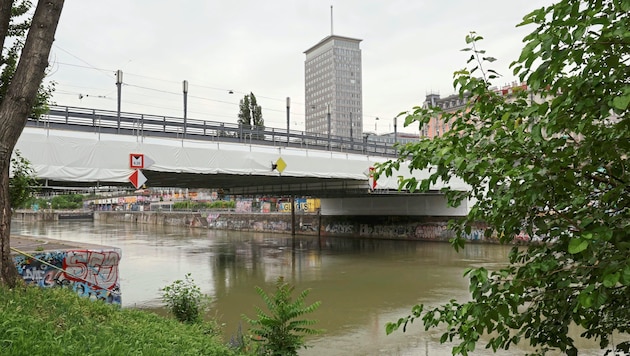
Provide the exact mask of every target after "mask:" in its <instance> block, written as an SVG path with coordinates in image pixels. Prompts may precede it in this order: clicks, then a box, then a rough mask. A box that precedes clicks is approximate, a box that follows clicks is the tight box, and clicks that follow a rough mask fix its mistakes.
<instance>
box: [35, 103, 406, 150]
mask: <svg viewBox="0 0 630 356" xmlns="http://www.w3.org/2000/svg"><path fill="white" fill-rule="evenodd" d="M27 126H31V127H45V128H49V129H64V130H74V131H83V132H96V133H104V134H119V135H132V136H136V137H139V138H140V139H142V138H144V137H147V136H152V137H167V138H175V139H181V140H202V141H220V142H240V143H243V144H252V145H266V146H275V147H293V148H303V149H316V150H325V151H336V152H350V153H361V154H366V155H377V156H385V157H392V156H396V149H395V148H394V147H393V146H392V145H391V144H387V143H384V142H375V141H372V140H369V139H368V137H367V136H365V137H363V138H362V139H360V140H357V139H355V140H351V139H350V138H349V137H342V136H334V135H328V134H313V133H307V132H304V131H296V130H289V131H287V130H286V129H278V128H273V127H270V128H267V127H258V126H250V125H240V124H235V123H225V122H217V121H206V120H198V119H190V118H187V119H184V118H178V117H169V116H158V115H146V114H136V113H127V112H121V113H120V114H119V113H118V112H116V111H109V110H98V109H89V108H79V107H70V106H51V107H50V110H49V111H48V113H47V114H45V115H43V116H42V117H40V118H38V119H29V121H28V122H27Z"/></svg>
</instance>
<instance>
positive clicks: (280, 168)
mask: <svg viewBox="0 0 630 356" xmlns="http://www.w3.org/2000/svg"><path fill="white" fill-rule="evenodd" d="M285 168H287V163H286V162H285V161H284V160H283V159H282V157H280V158H278V160H277V161H276V169H277V170H278V172H280V173H282V171H284V170H285Z"/></svg>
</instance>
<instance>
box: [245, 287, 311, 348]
mask: <svg viewBox="0 0 630 356" xmlns="http://www.w3.org/2000/svg"><path fill="white" fill-rule="evenodd" d="M294 289H295V287H294V286H292V285H290V284H289V283H286V282H285V281H284V278H283V277H279V278H278V279H277V281H276V292H275V294H272V295H269V294H267V292H265V291H264V290H263V289H262V288H260V287H256V293H258V295H260V297H261V298H262V300H263V301H264V302H265V305H266V307H267V312H266V311H264V310H263V309H261V308H259V307H255V308H256V319H250V318H248V317H247V316H245V315H243V319H244V320H245V321H246V322H247V323H248V324H249V325H250V326H251V327H252V328H251V329H250V332H251V333H252V334H253V340H254V341H258V342H261V343H262V344H263V351H264V354H265V355H273V356H293V355H297V354H298V350H299V349H300V348H302V347H306V345H305V343H304V336H305V335H315V334H319V333H321V332H322V330H318V329H313V328H311V327H310V326H312V325H314V324H316V323H317V321H315V320H309V319H299V318H300V317H302V316H303V315H305V314H310V313H312V312H314V311H315V310H317V308H319V306H320V304H321V302H319V301H317V302H314V303H313V304H311V305H304V302H305V299H306V297H307V296H308V294H309V292H310V290H309V289H305V290H303V291H302V292H301V293H300V294H299V295H298V296H297V297H296V298H295V300H292V294H293V291H294Z"/></svg>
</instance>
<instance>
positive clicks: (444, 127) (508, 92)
mask: <svg viewBox="0 0 630 356" xmlns="http://www.w3.org/2000/svg"><path fill="white" fill-rule="evenodd" d="M490 90H493V91H494V92H496V93H498V94H500V95H502V96H504V97H506V98H507V101H508V102H510V101H511V100H513V98H514V94H515V93H516V92H518V91H527V90H528V88H527V85H526V84H523V83H511V84H508V85H505V86H503V87H501V88H496V87H493V88H490ZM469 100H470V97H469V96H468V95H464V96H463V97H460V95H459V94H453V95H449V96H447V97H445V98H440V94H434V93H432V94H427V96H426V99H425V100H424V103H423V104H422V105H423V107H424V108H429V107H438V108H440V109H442V111H443V112H445V113H449V114H452V113H455V112H457V111H458V110H462V111H464V110H466V105H467V104H468V101H469ZM527 100H528V101H530V102H531V101H536V102H542V101H544V100H545V99H543V98H540V97H539V96H534V95H533V94H530V95H529V96H528V98H527ZM452 124H453V120H450V121H449V120H445V119H444V118H442V117H441V116H436V117H432V118H431V119H430V120H429V123H428V124H425V125H424V126H423V127H422V129H421V130H420V136H421V137H424V138H430V139H431V138H434V137H439V136H442V135H444V134H445V133H446V132H448V131H449V130H450V129H451V128H452Z"/></svg>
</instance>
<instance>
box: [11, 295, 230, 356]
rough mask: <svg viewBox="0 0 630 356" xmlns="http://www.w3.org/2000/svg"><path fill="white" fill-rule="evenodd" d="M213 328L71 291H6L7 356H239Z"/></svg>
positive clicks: (204, 324)
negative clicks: (121, 305) (211, 331)
mask: <svg viewBox="0 0 630 356" xmlns="http://www.w3.org/2000/svg"><path fill="white" fill-rule="evenodd" d="M212 327H213V326H212V325H209V324H207V323H197V324H184V323H180V322H178V321H176V320H174V319H171V318H164V317H161V316H158V315H156V314H153V313H151V312H147V311H142V310H135V309H127V308H125V309H120V307H118V306H114V305H111V304H105V303H103V302H100V301H91V300H89V299H87V298H81V297H79V296H77V295H76V293H74V292H72V290H70V289H63V288H38V287H18V288H14V289H8V288H6V287H0V354H1V355H13V356H29V355H84V354H85V355H87V354H89V355H94V356H98V355H103V356H105V355H188V356H198V355H217V356H224V355H225V356H230V355H235V354H236V353H235V351H233V350H231V349H230V348H229V347H227V346H226V345H224V344H223V341H222V340H221V339H220V338H218V337H217V336H216V335H215V334H213V333H209V332H208V331H209V330H211V328H212ZM35 335H36V336H37V337H34V336H35Z"/></svg>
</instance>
